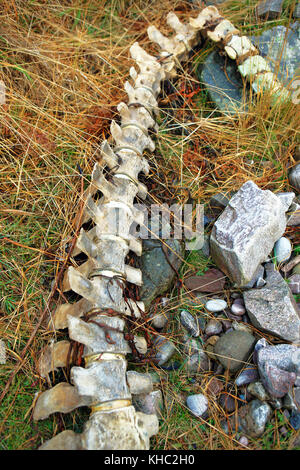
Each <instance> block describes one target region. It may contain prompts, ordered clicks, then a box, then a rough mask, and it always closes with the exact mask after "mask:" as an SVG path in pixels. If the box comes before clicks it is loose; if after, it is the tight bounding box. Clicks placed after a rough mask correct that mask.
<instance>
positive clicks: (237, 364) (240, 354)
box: [214, 331, 255, 372]
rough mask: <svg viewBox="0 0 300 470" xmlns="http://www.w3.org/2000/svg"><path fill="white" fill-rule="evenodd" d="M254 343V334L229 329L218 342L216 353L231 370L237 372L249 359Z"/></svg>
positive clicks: (215, 347)
mask: <svg viewBox="0 0 300 470" xmlns="http://www.w3.org/2000/svg"><path fill="white" fill-rule="evenodd" d="M254 344H255V338H254V336H252V335H251V334H249V333H247V332H245V331H229V332H228V331H227V332H226V333H225V334H224V335H223V336H221V337H220V338H219V339H218V341H217V342H216V344H215V346H214V353H215V354H216V357H217V358H218V360H219V362H221V364H222V365H223V366H224V367H226V368H227V369H229V371H230V372H237V371H238V370H239V369H240V368H241V367H242V366H243V365H244V363H245V362H246V361H247V360H248V359H249V356H250V354H251V352H252V350H253V348H254Z"/></svg>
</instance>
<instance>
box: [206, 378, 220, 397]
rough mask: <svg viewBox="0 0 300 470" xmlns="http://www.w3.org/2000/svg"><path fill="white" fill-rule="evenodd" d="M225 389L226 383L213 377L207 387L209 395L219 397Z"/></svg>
mask: <svg viewBox="0 0 300 470" xmlns="http://www.w3.org/2000/svg"><path fill="white" fill-rule="evenodd" d="M223 388H224V383H223V382H222V381H221V380H220V379H217V378H216V377H212V379H210V381H209V383H208V385H207V388H206V391H207V393H208V395H212V396H218V395H220V393H221V392H222V390H223Z"/></svg>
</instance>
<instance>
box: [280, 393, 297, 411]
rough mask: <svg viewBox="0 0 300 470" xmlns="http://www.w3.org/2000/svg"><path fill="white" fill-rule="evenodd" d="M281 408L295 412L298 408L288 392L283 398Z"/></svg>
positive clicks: (291, 394)
mask: <svg viewBox="0 0 300 470" xmlns="http://www.w3.org/2000/svg"><path fill="white" fill-rule="evenodd" d="M283 406H284V408H286V409H287V410H297V409H298V407H297V405H296V403H295V401H294V397H293V392H292V391H289V392H288V393H287V394H286V395H285V396H284V398H283Z"/></svg>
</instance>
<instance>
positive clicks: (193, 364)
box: [184, 350, 209, 374]
mask: <svg viewBox="0 0 300 470" xmlns="http://www.w3.org/2000/svg"><path fill="white" fill-rule="evenodd" d="M184 367H185V369H186V371H187V372H189V373H192V374H197V373H200V372H207V371H209V360H208V357H207V355H206V354H205V352H204V351H203V350H202V351H198V352H196V353H195V354H193V355H192V356H190V357H189V358H188V359H187V361H186V362H185V364H184Z"/></svg>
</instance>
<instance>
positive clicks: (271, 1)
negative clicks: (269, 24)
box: [256, 0, 283, 20]
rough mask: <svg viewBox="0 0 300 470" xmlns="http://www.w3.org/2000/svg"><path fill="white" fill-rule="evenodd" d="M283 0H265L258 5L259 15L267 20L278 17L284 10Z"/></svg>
mask: <svg viewBox="0 0 300 470" xmlns="http://www.w3.org/2000/svg"><path fill="white" fill-rule="evenodd" d="M282 4H283V0H263V1H262V2H260V3H259V4H258V5H257V7H256V11H257V15H258V16H259V17H264V18H266V19H267V20H273V19H275V18H278V17H279V16H280V14H281V12H282Z"/></svg>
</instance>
